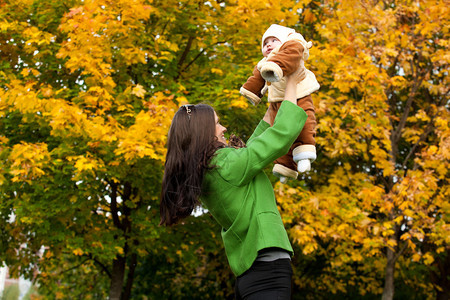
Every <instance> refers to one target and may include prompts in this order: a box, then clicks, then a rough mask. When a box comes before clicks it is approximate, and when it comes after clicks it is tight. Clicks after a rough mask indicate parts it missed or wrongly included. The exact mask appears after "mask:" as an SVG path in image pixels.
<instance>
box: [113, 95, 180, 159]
mask: <svg viewBox="0 0 450 300" xmlns="http://www.w3.org/2000/svg"><path fill="white" fill-rule="evenodd" d="M137 89H138V91H139V92H142V91H141V89H140V88H139V87H138V88H137ZM146 105H147V106H148V108H149V112H146V111H141V112H140V113H138V114H137V116H136V120H135V123H134V125H132V126H131V127H130V128H129V129H128V130H126V131H125V130H123V131H122V132H120V133H119V134H118V141H119V143H118V147H117V149H116V150H115V154H116V155H118V156H123V158H124V159H125V160H133V159H136V158H143V157H149V158H151V159H156V160H163V158H164V156H165V141H166V138H167V132H168V130H169V126H170V122H171V120H172V117H173V115H174V113H175V109H176V106H175V104H174V103H173V102H172V98H171V97H168V96H167V95H165V94H164V93H160V92H159V93H156V94H155V95H154V96H153V97H152V98H151V99H150V100H149V101H148V102H147V104H146Z"/></svg>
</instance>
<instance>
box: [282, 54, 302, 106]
mask: <svg viewBox="0 0 450 300" xmlns="http://www.w3.org/2000/svg"><path fill="white" fill-rule="evenodd" d="M305 76H306V72H305V65H304V64H303V61H302V63H300V67H299V68H298V69H297V71H295V72H293V73H292V74H291V75H289V76H286V90H285V92H284V100H287V101H290V102H292V103H294V104H295V105H297V83H299V82H300V81H302V80H303V79H305Z"/></svg>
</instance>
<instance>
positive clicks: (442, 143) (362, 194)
mask: <svg viewBox="0 0 450 300" xmlns="http://www.w3.org/2000/svg"><path fill="white" fill-rule="evenodd" d="M448 10H449V9H448V3H446V1H407V0H403V1H364V0H360V1H328V0H322V1H308V0H300V1H294V0H292V1H281V0H273V1H248V0H225V1H220V0H218V1H207V2H203V1H173V0H168V1H156V0H152V1H151V0H148V1H144V0H136V1H124V0H115V1H106V0H84V1H81V0H68V1H53V0H48V1H33V0H15V1H9V0H6V1H2V2H1V3H0V16H1V18H0V55H1V60H0V84H1V86H2V89H1V90H0V165H1V168H0V223H1V224H0V230H1V235H0V260H1V261H4V262H5V263H6V264H7V265H8V266H9V267H10V268H11V270H12V273H13V274H14V275H19V274H21V275H24V276H26V277H28V278H31V279H33V280H35V282H36V283H38V284H39V287H40V288H39V293H40V295H41V297H42V298H56V299H61V298H64V299H66V298H71V299H72V298H74V299H78V298H86V299H104V298H106V297H109V298H110V299H118V298H119V297H122V299H129V298H133V299H140V298H144V299H145V298H147V299H161V298H171V299H181V298H184V297H187V296H189V298H192V299H197V298H198V299H205V298H211V299H228V298H229V299H231V298H232V297H233V294H232V293H233V283H234V278H233V276H232V274H231V272H230V270H229V268H228V265H227V262H226V258H225V255H224V251H223V248H222V244H221V240H220V235H219V232H220V228H218V226H217V225H216V224H215V222H214V220H213V219H212V218H211V217H210V216H209V215H208V214H207V213H206V214H201V215H200V216H198V217H191V218H189V219H187V220H186V221H185V222H184V223H183V224H180V225H178V226H175V227H173V228H161V227H159V226H158V214H159V211H158V203H159V202H158V196H159V195H158V194H159V189H160V183H161V177H162V170H163V161H164V155H165V148H164V146H165V141H166V133H167V131H168V127H169V125H170V120H171V117H172V115H173V113H174V112H175V110H176V109H177V107H178V106H179V105H182V104H184V103H199V102H203V103H209V104H211V105H213V106H214V107H215V109H216V111H217V112H218V114H219V115H220V116H221V120H222V122H223V123H224V125H225V126H226V127H228V131H229V132H230V133H232V132H234V133H237V134H238V135H240V136H241V137H243V139H246V138H247V137H248V136H249V135H250V134H251V132H252V129H253V128H254V126H255V125H256V124H257V122H258V120H259V119H260V118H261V116H262V114H263V111H264V110H265V104H264V103H265V101H263V104H260V105H259V106H256V107H253V106H249V105H248V103H247V102H246V100H245V99H243V98H242V97H241V96H240V95H239V93H238V90H239V87H240V86H241V85H242V83H243V82H244V81H245V80H246V78H247V77H248V76H249V74H250V72H251V70H252V68H253V66H254V65H255V64H256V63H257V62H258V60H259V59H261V54H260V37H261V36H262V34H263V32H264V31H265V29H266V28H267V27H268V26H269V25H270V24H272V23H280V24H282V25H286V26H290V27H294V28H295V29H296V30H297V31H298V32H300V33H302V34H303V35H304V36H305V38H306V39H307V40H312V41H313V44H314V47H313V48H312V49H311V51H310V53H311V56H310V58H309V60H308V61H307V62H306V66H307V67H308V68H309V69H310V70H312V71H313V72H314V73H315V74H316V76H317V78H318V80H319V82H320V84H321V89H320V91H319V92H317V93H315V94H314V95H313V99H314V103H315V106H316V115H317V118H318V121H319V122H318V126H317V148H318V154H319V157H318V159H317V161H316V162H314V164H313V166H314V170H313V171H312V172H309V173H307V174H304V175H302V176H301V178H300V179H299V180H298V181H295V182H290V183H289V184H287V185H280V184H279V183H277V182H276V179H275V178H274V177H271V179H272V180H273V183H274V189H275V192H276V194H277V201H278V204H279V208H280V210H281V212H282V215H283V218H284V222H285V225H286V227H287V229H288V231H289V235H290V237H291V241H292V243H293V245H294V247H295V249H296V255H295V257H294V260H293V266H294V287H293V289H294V298H295V299H329V298H330V297H332V298H334V299H340V298H342V299H348V298H352V299H372V298H377V299H378V298H379V297H380V296H382V297H383V298H384V299H392V298H393V297H394V296H395V298H398V299H403V298H408V299H431V298H438V299H448V297H449V295H450V291H449V286H450V284H449V280H450V277H449V274H448V270H450V267H449V266H450V262H449V259H450V258H449V236H450V235H449V225H448V223H449V222H448V218H449V202H448V199H449V184H448V178H449V171H448V169H449V143H450V142H449V141H450V140H449V133H450V130H449V128H448V121H449V113H448V108H449V107H448V106H449V103H448V95H449V84H448V66H449V51H448V48H449V18H448V15H449V11H448ZM270 169H271V167H270V166H269V167H268V169H267V173H270ZM270 176H271V175H270ZM394 291H395V294H394Z"/></svg>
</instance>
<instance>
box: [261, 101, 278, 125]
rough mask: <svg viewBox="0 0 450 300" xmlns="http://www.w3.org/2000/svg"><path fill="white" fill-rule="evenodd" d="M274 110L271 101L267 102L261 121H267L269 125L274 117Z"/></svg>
mask: <svg viewBox="0 0 450 300" xmlns="http://www.w3.org/2000/svg"><path fill="white" fill-rule="evenodd" d="M276 113H277V112H276V111H275V110H274V109H273V105H272V103H269V107H268V108H267V110H266V114H265V115H264V118H263V121H264V122H266V123H269V124H270V126H272V125H273V124H272V123H273V119H275V115H276Z"/></svg>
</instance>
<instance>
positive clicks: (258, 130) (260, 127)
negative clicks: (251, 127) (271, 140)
mask: <svg viewBox="0 0 450 300" xmlns="http://www.w3.org/2000/svg"><path fill="white" fill-rule="evenodd" d="M269 127H270V125H269V123H267V122H266V121H263V120H261V121H260V122H259V124H258V126H257V127H256V128H255V131H253V133H252V136H251V137H250V138H249V139H248V140H247V146H248V145H250V144H251V142H252V140H253V139H254V138H255V137H258V136H260V135H261V133H263V132H264V131H266V129H267V128H269Z"/></svg>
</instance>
